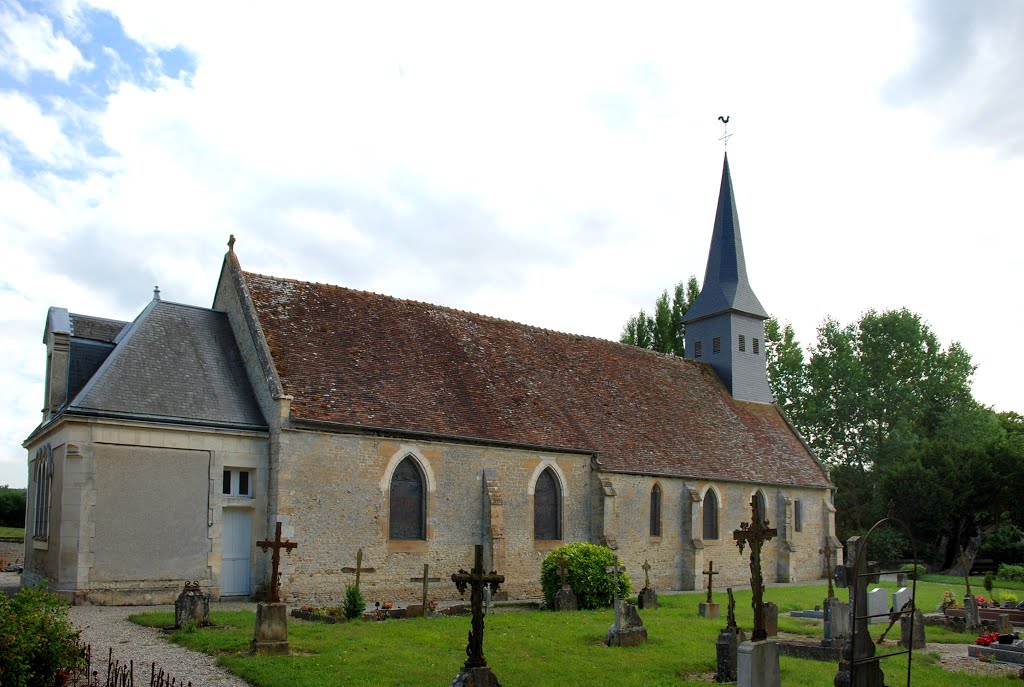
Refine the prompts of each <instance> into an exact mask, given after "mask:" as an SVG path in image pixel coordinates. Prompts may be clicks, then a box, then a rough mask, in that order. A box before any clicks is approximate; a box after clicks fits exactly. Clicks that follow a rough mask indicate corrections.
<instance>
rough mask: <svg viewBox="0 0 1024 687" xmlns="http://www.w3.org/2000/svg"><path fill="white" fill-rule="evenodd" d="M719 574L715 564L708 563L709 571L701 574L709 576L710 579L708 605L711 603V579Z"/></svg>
mask: <svg viewBox="0 0 1024 687" xmlns="http://www.w3.org/2000/svg"><path fill="white" fill-rule="evenodd" d="M717 574H718V571H717V570H715V562H714V561H708V569H707V570H705V571H704V572H702V573H701V575H707V578H708V603H711V578H712V577H713V576H714V575H717Z"/></svg>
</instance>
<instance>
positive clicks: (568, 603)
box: [555, 556, 577, 611]
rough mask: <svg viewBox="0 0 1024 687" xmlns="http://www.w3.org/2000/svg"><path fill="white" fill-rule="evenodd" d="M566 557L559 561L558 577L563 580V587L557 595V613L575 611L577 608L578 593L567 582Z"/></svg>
mask: <svg viewBox="0 0 1024 687" xmlns="http://www.w3.org/2000/svg"><path fill="white" fill-rule="evenodd" d="M565 563H566V561H565V557H564V556H563V557H562V558H559V559H558V576H559V577H560V578H561V580H562V586H561V587H560V588H559V590H558V591H557V592H556V593H555V610H556V611H575V610H576V608H577V601H576V592H574V591H573V590H572V589H571V588H570V587H569V583H568V582H566V567H565Z"/></svg>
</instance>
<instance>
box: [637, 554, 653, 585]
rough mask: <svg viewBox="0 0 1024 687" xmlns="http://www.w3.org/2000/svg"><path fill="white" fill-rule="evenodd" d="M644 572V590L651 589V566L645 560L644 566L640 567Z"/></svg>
mask: <svg viewBox="0 0 1024 687" xmlns="http://www.w3.org/2000/svg"><path fill="white" fill-rule="evenodd" d="M640 567H641V568H643V571H644V589H650V588H651V564H650V563H648V562H647V559H646V558H645V559H644V564H643V565H641V566H640Z"/></svg>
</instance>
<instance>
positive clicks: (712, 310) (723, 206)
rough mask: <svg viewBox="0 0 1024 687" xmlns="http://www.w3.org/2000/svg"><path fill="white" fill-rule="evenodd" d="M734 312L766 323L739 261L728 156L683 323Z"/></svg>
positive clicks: (740, 252)
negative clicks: (696, 288)
mask: <svg viewBox="0 0 1024 687" xmlns="http://www.w3.org/2000/svg"><path fill="white" fill-rule="evenodd" d="M729 311H735V312H740V313H745V314H747V315H752V316H754V317H759V318H761V319H763V320H765V319H768V313H767V312H766V311H765V309H764V307H763V306H762V305H761V301H759V300H757V296H755V295H754V290H753V289H751V288H750V282H749V281H747V263H746V260H745V259H744V257H743V239H742V238H741V237H740V220H739V214H738V213H737V212H736V196H735V194H734V193H733V189H732V175H731V174H730V173H729V154H728V153H726V155H725V163H724V164H723V166H722V186H721V188H720V189H719V191H718V212H717V213H715V229H714V231H713V232H712V234H711V250H710V251H709V252H708V265H707V269H706V270H705V271H704V284H703V285H702V287H701V291H700V295H699V296H697V300H695V301H694V302H693V305H692V306H691V307H690V309H689V310H688V311H687V312H686V318H685V320H684V322H687V323H689V322H694V321H696V320H700V319H703V318H705V317H711V316H712V315H717V314H719V313H724V312H729Z"/></svg>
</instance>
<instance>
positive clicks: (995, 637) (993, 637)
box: [974, 632, 999, 646]
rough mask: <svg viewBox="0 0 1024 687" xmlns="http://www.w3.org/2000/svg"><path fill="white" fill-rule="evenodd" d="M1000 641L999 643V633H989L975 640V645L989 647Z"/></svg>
mask: <svg viewBox="0 0 1024 687" xmlns="http://www.w3.org/2000/svg"><path fill="white" fill-rule="evenodd" d="M998 641H999V633H998V632H989V633H987V634H983V635H981V636H980V637H978V638H977V639H975V640H974V643H975V644H977V645H978V646H989V645H991V644H993V643H994V642H998Z"/></svg>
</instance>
